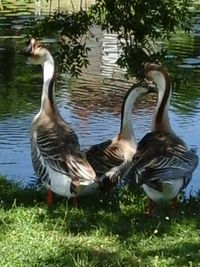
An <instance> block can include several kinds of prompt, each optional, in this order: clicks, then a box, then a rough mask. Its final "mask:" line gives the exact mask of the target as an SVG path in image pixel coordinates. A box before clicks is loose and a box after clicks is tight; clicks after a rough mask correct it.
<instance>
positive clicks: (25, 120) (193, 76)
mask: <svg viewBox="0 0 200 267" xmlns="http://www.w3.org/2000/svg"><path fill="white" fill-rule="evenodd" d="M35 8H36V7H35V6H34V5H33V3H30V6H29V7H27V6H26V13H24V12H23V10H24V6H21V7H20V8H19V7H17V8H16V7H15V14H13V7H11V8H10V9H5V7H4V10H3V12H1V11H0V29H1V31H0V151H1V153H0V171H1V172H2V173H3V174H5V175H7V176H8V177H9V178H16V179H19V180H23V183H24V185H27V184H28V183H29V181H30V180H31V178H33V177H34V173H33V170H32V165H31V160H30V148H29V127H30V123H31V120H32V118H33V117H34V115H35V114H36V113H37V112H38V110H39V106H40V94H41V87H42V76H41V74H42V73H41V68H40V67H38V66H28V65H26V63H25V59H24V58H22V57H21V56H20V55H19V54H18V53H17V51H18V50H19V49H20V48H21V47H22V46H23V36H21V35H19V29H20V28H21V27H22V26H23V24H24V22H25V21H27V20H28V18H29V17H30V16H33V15H35V14H36V15H41V14H44V12H43V11H42V10H38V7H37V9H35ZM20 9H21V10H20ZM20 12H22V13H21V15H19V14H20ZM24 14H25V15H24ZM26 14H27V15H26ZM197 26H198V27H197ZM195 29H199V25H195ZM93 32H94V33H95V36H97V37H98V40H99V41H98V42H97V41H96V39H92V40H91V41H90V43H89V46H90V48H91V49H92V50H91V53H90V60H91V65H90V66H89V67H88V69H85V70H84V72H83V75H82V77H81V78H79V79H69V77H68V76H67V75H66V74H65V75H64V74H60V75H58V77H57V82H56V87H57V91H56V95H57V102H58V107H59V110H60V112H61V114H62V116H63V117H64V118H65V119H66V120H67V121H68V122H69V123H71V124H72V127H73V128H74V130H75V131H76V132H77V134H78V136H79V138H80V143H81V145H82V147H83V148H86V147H87V146H89V145H92V144H94V143H98V142H101V141H104V140H105V139H108V138H109V137H113V136H115V135H116V134H117V133H118V131H119V127H120V109H121V103H122V99H123V96H124V94H125V92H126V91H127V89H128V88H129V86H130V84H131V81H129V82H127V81H125V80H124V79H123V78H122V77H123V71H121V70H119V69H118V68H117V66H116V64H115V60H116V58H117V42H116V36H112V35H108V34H103V33H102V32H100V31H99V29H97V28H95V27H94V28H93ZM54 41H55V40H45V42H48V43H50V47H52V43H53V42H54ZM198 44H199V35H197V34H195V32H194V34H193V35H190V36H187V35H183V34H181V33H180V34H178V35H177V36H176V37H174V39H173V41H172V42H170V44H165V45H168V46H169V57H174V58H177V64H176V65H175V66H169V71H170V74H171V77H172V82H173V94H172V101H171V108H170V118H171V122H172V126H173V128H174V130H175V132H176V133H177V134H178V135H179V136H180V137H182V138H183V139H184V140H185V141H186V143H187V144H188V145H189V146H190V147H193V148H197V149H198V154H200V152H199V151H200V140H199V137H198V133H199V130H200V129H199V127H200V126H199V119H198V118H199V115H200V88H199V87H200V75H199V74H200V73H199V72H200V69H199V68H198V67H199V57H200V51H199V46H198ZM180 57H183V59H184V60H183V61H181V60H180ZM155 103H156V96H155V95H150V96H149V97H148V99H146V100H144V99H142V100H141V101H140V102H139V103H138V104H137V105H136V107H135V109H134V112H133V124H134V129H135V133H136V137H137V140H139V139H140V138H141V137H142V136H143V135H144V134H145V133H146V132H147V131H148V130H149V129H150V123H151V116H152V113H153V109H154V106H155ZM199 173H200V166H199V167H198V169H197V170H196V171H195V173H194V177H193V179H192V181H191V183H190V185H189V187H188V192H190V190H191V188H192V190H193V192H195V191H197V190H199V189H200V181H199V177H198V175H199Z"/></svg>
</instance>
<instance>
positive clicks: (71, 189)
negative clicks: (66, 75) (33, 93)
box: [21, 38, 99, 207]
mask: <svg viewBox="0 0 200 267" xmlns="http://www.w3.org/2000/svg"><path fill="white" fill-rule="evenodd" d="M21 53H23V54H24V55H26V56H27V57H28V63H29V64H33V65H41V66H42V69H43V87H42V95H41V107H40V110H39V112H38V113H37V115H36V116H35V117H34V118H33V121H32V125H31V130H30V144H31V158H32V165H33V169H34V171H35V173H36V175H37V177H38V178H39V180H40V181H41V183H42V184H43V185H44V186H45V187H46V189H47V191H48V194H47V204H48V206H49V207H50V206H51V204H52V192H54V193H56V194H58V195H60V196H64V197H67V198H72V200H73V205H74V206H75V207H76V206H77V196H79V195H85V194H89V193H92V192H95V190H97V188H98V187H99V179H98V177H97V176H96V173H95V171H94V169H93V168H92V166H91V165H90V164H89V163H88V161H87V160H86V157H85V155H84V154H83V153H82V152H81V151H80V144H79V139H78V136H77V135H76V133H75V132H74V130H73V129H72V128H71V126H70V125H69V124H68V123H67V122H66V121H64V119H63V118H62V116H61V115H60V113H59V111H58V107H57V105H56V99H55V92H54V87H55V86H54V85H55V64H54V59H53V57H52V55H51V53H50V52H49V50H47V48H45V47H44V46H43V45H42V44H41V43H40V42H38V41H37V40H36V39H35V38H31V39H30V40H29V41H28V42H27V46H26V47H25V48H24V49H23V50H22V51H21Z"/></svg>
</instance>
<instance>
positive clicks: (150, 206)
mask: <svg viewBox="0 0 200 267" xmlns="http://www.w3.org/2000/svg"><path fill="white" fill-rule="evenodd" d="M153 212H154V204H153V201H152V200H151V199H150V198H148V199H147V210H146V212H145V214H146V215H148V216H149V217H151V216H152V215H153Z"/></svg>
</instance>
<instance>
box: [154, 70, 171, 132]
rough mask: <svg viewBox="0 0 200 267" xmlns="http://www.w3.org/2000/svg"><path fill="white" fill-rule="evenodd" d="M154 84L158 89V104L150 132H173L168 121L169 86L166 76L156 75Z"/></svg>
mask: <svg viewBox="0 0 200 267" xmlns="http://www.w3.org/2000/svg"><path fill="white" fill-rule="evenodd" d="M153 80H154V82H155V83H156V85H157V88H158V102H157V106H156V109H155V113H154V118H153V123H152V130H153V131H165V132H173V131H172V128H171V125H170V121H169V105H170V96H171V85H170V81H169V77H168V75H164V74H163V73H157V74H156V75H155V76H154V78H153Z"/></svg>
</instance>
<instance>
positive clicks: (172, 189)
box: [142, 178, 183, 202]
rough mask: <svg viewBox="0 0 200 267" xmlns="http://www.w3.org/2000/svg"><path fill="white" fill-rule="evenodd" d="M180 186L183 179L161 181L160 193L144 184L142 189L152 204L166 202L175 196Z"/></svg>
mask: <svg viewBox="0 0 200 267" xmlns="http://www.w3.org/2000/svg"><path fill="white" fill-rule="evenodd" d="M182 185H183V179H182V178H179V179H174V180H168V181H163V183H162V189H163V191H162V192H160V191H157V190H155V189H153V188H151V187H149V186H148V185H145V184H143V185H142V187H143V189H144V191H145V193H146V194H147V196H148V197H149V198H150V199H151V200H153V201H154V202H167V201H170V200H172V199H173V198H175V197H176V196H177V194H178V193H179V191H180V189H181V187H182Z"/></svg>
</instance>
